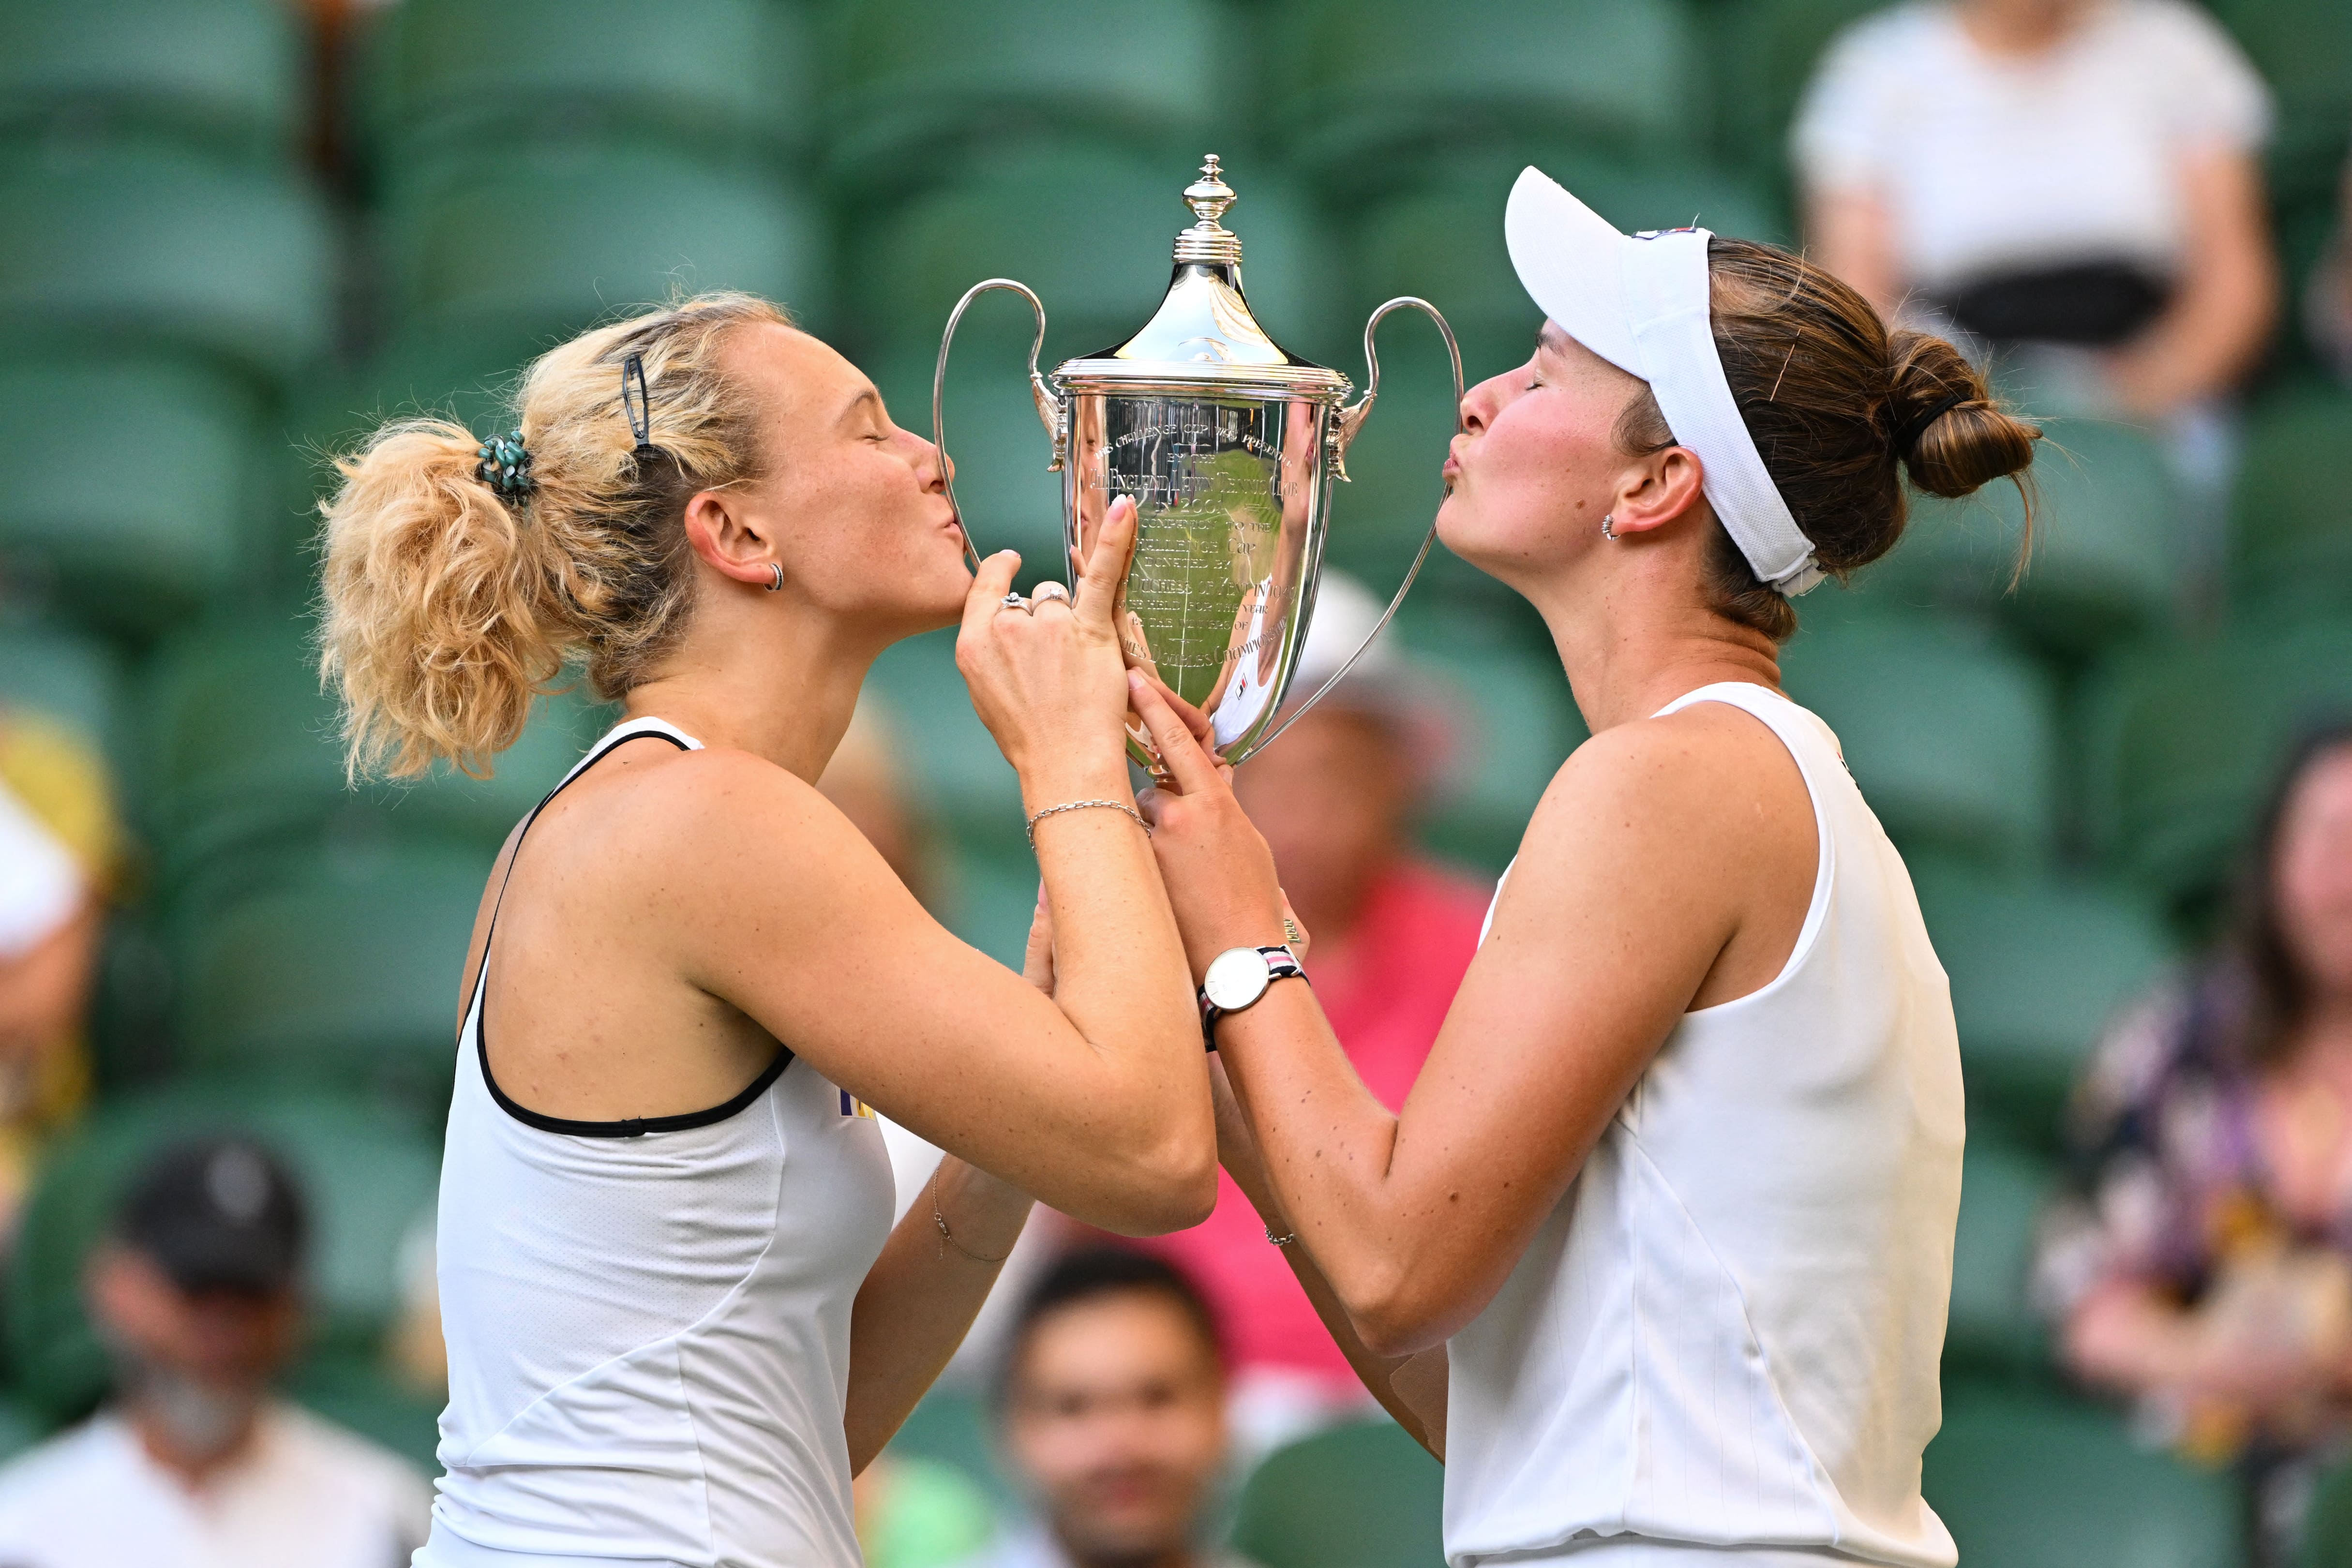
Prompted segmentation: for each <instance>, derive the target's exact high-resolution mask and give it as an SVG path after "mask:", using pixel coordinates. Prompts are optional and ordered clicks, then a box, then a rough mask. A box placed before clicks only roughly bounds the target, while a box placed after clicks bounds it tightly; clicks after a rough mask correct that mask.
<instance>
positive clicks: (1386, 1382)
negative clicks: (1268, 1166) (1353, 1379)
mask: <svg viewBox="0 0 2352 1568" xmlns="http://www.w3.org/2000/svg"><path fill="white" fill-rule="evenodd" d="M1209 1079H1210V1082H1211V1084H1212V1085H1213V1090H1214V1092H1215V1095H1216V1106H1217V1158H1218V1159H1219V1160H1220V1161H1221V1162H1222V1163H1223V1166H1224V1167H1225V1169H1226V1170H1227V1171H1228V1172H1230V1173H1231V1174H1232V1176H1233V1178H1234V1186H1238V1187H1240V1188H1241V1189H1242V1196H1243V1197H1246V1198H1248V1199H1249V1200H1250V1207H1253V1208H1255V1209H1256V1210H1257V1216H1258V1218H1259V1220H1260V1221H1261V1222H1262V1223H1264V1225H1265V1228H1266V1234H1267V1235H1269V1236H1287V1235H1290V1234H1291V1233H1292V1227H1291V1224H1290V1221H1289V1219H1288V1218H1287V1217H1286V1216H1285V1215H1284V1214H1283V1212H1282V1205H1281V1202H1280V1200H1279V1199H1277V1198H1276V1197H1275V1195H1274V1187H1273V1184H1272V1183H1271V1182H1269V1181H1268V1180H1267V1179H1266V1174H1265V1161H1264V1160H1263V1159H1262V1158H1261V1157H1260V1156H1259V1155H1258V1152H1257V1142H1256V1140H1255V1138H1253V1137H1252V1136H1251V1135H1250V1130H1249V1120H1248V1118H1246V1117H1245V1116H1244V1115H1243V1114H1242V1109H1241V1105H1240V1104H1239V1103H1238V1102H1236V1101H1235V1100H1234V1092H1233V1086H1232V1084H1231V1083H1230V1082H1228V1081H1227V1080H1226V1077H1225V1071H1224V1068H1223V1066H1222V1065H1213V1066H1212V1067H1211V1068H1210V1069H1209ZM1282 1256H1283V1260H1284V1261H1285V1262H1286V1263H1288V1264H1289V1265H1290V1271H1291V1273H1292V1274H1293V1275H1294V1276H1296V1277H1297V1281H1298V1284H1299V1288H1300V1289H1301V1290H1303V1291H1306V1292H1307V1301H1310V1302H1312V1303H1313V1304H1314V1307H1315V1315H1316V1316H1317V1317H1318V1318H1321V1319H1322V1320H1323V1326H1324V1328H1325V1329H1327V1330H1328V1331H1329V1333H1330V1335H1331V1339H1332V1343H1335V1344H1337V1345H1338V1346H1339V1354H1342V1355H1344V1356H1346V1357H1347V1358H1348V1364H1349V1366H1351V1367H1353V1368H1354V1369H1355V1372H1356V1375H1357V1377H1359V1378H1360V1379H1361V1380H1362V1382H1363V1385H1364V1387H1365V1389H1366V1390H1367V1391H1368V1392H1369V1393H1370V1395H1371V1396H1372V1397H1373V1398H1374V1399H1377V1400H1378V1401H1380V1404H1381V1408H1382V1409H1383V1410H1386V1411H1387V1412H1388V1413H1389V1414H1390V1415H1391V1416H1394V1417H1396V1422H1397V1425H1398V1426H1400V1427H1403V1428H1404V1429H1405V1430H1406V1431H1408V1432H1410V1433H1412V1439H1413V1441H1414V1442H1416V1443H1419V1444H1420V1445H1421V1446H1422V1447H1423V1448H1427V1449H1428V1450H1429V1452H1430V1454H1431V1456H1432V1457H1433V1458H1435V1459H1436V1460H1437V1461H1438V1462H1439V1463H1441V1464H1443V1463H1444V1460H1445V1347H1444V1346H1443V1345H1440V1346H1438V1347H1437V1348H1435V1349H1434V1350H1425V1351H1423V1352H1421V1353H1420V1354H1416V1355H1379V1354H1374V1353H1373V1351H1372V1350H1371V1348H1370V1346H1368V1345H1366V1344H1365V1343H1364V1342H1363V1339H1362V1337H1361V1336H1360V1335H1359V1334H1358V1333H1356V1325H1355V1324H1354V1323H1353V1322H1350V1321H1349V1318H1348V1309H1347V1308H1346V1307H1345V1306H1344V1305H1343V1304H1341V1302H1340V1301H1339V1296H1338V1294H1337V1293H1336V1292H1334V1291H1332V1289H1331V1282H1330V1281H1328V1280H1326V1279H1325V1278H1324V1277H1323V1271H1322V1270H1320V1269H1318V1268H1317V1267H1316V1266H1315V1260H1314V1259H1313V1258H1312V1257H1310V1256H1309V1255H1308V1254H1307V1249H1305V1248H1304V1247H1302V1246H1300V1245H1299V1244H1298V1243H1297V1242H1295V1241H1294V1242H1291V1243H1289V1244H1287V1245H1286V1246H1285V1247H1284V1248H1283V1249H1282Z"/></svg>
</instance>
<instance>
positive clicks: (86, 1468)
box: [0, 1138, 431, 1568]
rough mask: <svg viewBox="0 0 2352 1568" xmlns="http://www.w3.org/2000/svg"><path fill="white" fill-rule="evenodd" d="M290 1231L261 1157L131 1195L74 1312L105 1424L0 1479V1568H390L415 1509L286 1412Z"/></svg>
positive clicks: (291, 1329) (419, 1484) (294, 1229)
mask: <svg viewBox="0 0 2352 1568" xmlns="http://www.w3.org/2000/svg"><path fill="white" fill-rule="evenodd" d="M304 1231H305V1223H304V1218H303V1212H302V1204H301V1200H300V1197H299V1193H298V1192H297V1191H296V1189H295V1186H294V1185H293V1182H292V1180H291V1179H290V1178H289V1176H287V1174H286V1173H285V1171H284V1169H283V1168H282V1167H281V1166H279V1165H278V1162H277V1160H276V1159H274V1158H273V1157H272V1156H271V1155H269V1154H268V1152H267V1151H266V1150H264V1149H262V1148H260V1147H259V1146H257V1145H254V1144H251V1143H248V1142H246V1141H244V1140H241V1139H233V1138H229V1139H213V1140H208V1141H205V1142H202V1143H193V1144H188V1145H183V1146H181V1147H178V1148H175V1149H172V1150H168V1151H166V1152H164V1153H163V1155H160V1156H158V1157H157V1158H156V1159H155V1160H154V1162H153V1163H152V1164H151V1165H150V1166H148V1167H147V1168H146V1169H145V1170H144V1171H143V1172H142V1173H141V1175H140V1176H139V1177H138V1178H137V1179H136V1180H135V1181H134V1183H133V1184H132V1186H131V1193H130V1196H129V1198H128V1200H127V1201H126V1202H125V1204H124V1206H123V1208H122V1211H121V1216H120V1217H119V1219H118V1221H117V1224H116V1226H115V1228H114V1231H113V1234H112V1235H111V1236H110V1238H109V1239H107V1240H106V1241H105V1242H103V1243H102V1244H101V1245H100V1248H99V1249H97V1251H96V1252H95V1254H94V1255H93V1257H92V1259H91V1260H90V1263H89V1274H88V1280H87V1287H88V1294H89V1304H90V1308H91V1311H92V1313H93V1315H94V1316H95V1318H96V1320H97V1322H98V1326H99V1330H100V1335H101V1337H102V1338H103V1339H104V1340H105V1341H106V1343H107V1346H108V1349H109V1351H110V1354H112V1356H113V1359H114V1363H115V1366H116V1371H117V1384H118V1398H117V1401H116V1403H115V1404H114V1406H112V1407H111V1408H110V1409H108V1410H106V1411H104V1412H102V1413H100V1415H99V1416H97V1417H96V1418H94V1419H92V1420H91V1421H89V1422H88V1423H87V1424H85V1425H83V1426H81V1427H77V1428H75V1429H74V1430H72V1431H70V1432H68V1433H66V1434H65V1435H63V1436H62V1437H57V1438H55V1439H53V1440H51V1441H50V1442H48V1443H46V1444H44V1445H42V1446H41V1447H39V1448H35V1449H34V1450H32V1451H31V1452H30V1453H28V1454H26V1455H24V1456H23V1457H21V1458H17V1459H16V1460H15V1461H14V1462H13V1463H11V1464H9V1465H8V1466H6V1467H5V1469H0V1568H394V1565H396V1564H402V1563H406V1562H407V1561H408V1557H409V1553H410V1552H413V1551H414V1550H415V1548H416V1547H417V1546H419V1545H421V1544H422V1543H423V1542H424V1540H425V1524H426V1520H427V1515H428V1513H429V1511H430V1508H431V1489H430V1488H429V1487H428V1486H427V1485H426V1483H425V1479H424V1478H423V1477H422V1476H420V1475H418V1474H417V1473H416V1472H415V1471H414V1470H413V1469H410V1468H409V1467H408V1466H407V1465H405V1464H404V1463H403V1462H402V1461H401V1460H399V1459H398V1458H394V1456H392V1455H391V1454H390V1453H388V1452H385V1451H383V1450H381V1449H379V1448H376V1447H375V1446H374V1445H373V1444H371V1443H368V1442H366V1441H364V1440H363V1439H362V1438H360V1437H355V1436H353V1435H352V1434H350V1433H347V1432H344V1431H341V1429H339V1428H337V1427H331V1426H330V1425H328V1424H327V1423H326V1422H324V1421H321V1420H320V1419H318V1418H317V1417H315V1416H310V1415H308V1414H305V1413H304V1412H302V1411H300V1410H298V1409H296V1408H294V1407H292V1406H289V1405H286V1404H284V1403H282V1402H281V1401H279V1400H278V1399H277V1398H275V1397H273V1396H271V1395H270V1393H269V1382H270V1379H271V1378H272V1377H273V1376H274V1375H276V1374H277V1373H278V1371H279V1370H280V1369H281V1368H282V1367H283V1366H284V1365H285V1364H286V1362H287V1361H288V1359H289V1357H290V1356H291V1354H293V1352H294V1350H295V1348H296V1345H297V1343H298V1340H299V1333H300V1330H301V1318H302V1307H301V1295H300V1276H301V1262H302V1254H303V1249H304V1240H305V1236H304Z"/></svg>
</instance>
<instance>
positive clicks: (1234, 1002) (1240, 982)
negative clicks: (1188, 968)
mask: <svg viewBox="0 0 2352 1568" xmlns="http://www.w3.org/2000/svg"><path fill="white" fill-rule="evenodd" d="M1271 976H1272V971H1271V970H1270V969H1269V968H1268V967H1266V962H1265V954H1263V953H1261V952H1259V951H1258V950H1257V949H1256V948H1255V947H1228V948H1226V949H1225V950H1224V951H1223V952H1222V953H1220V954H1218V955H1217V956H1215V957H1213V958H1212V959H1210V960H1209V972H1208V973H1207V974H1206V975H1203V976H1202V977H1201V992H1202V995H1203V996H1205V997H1207V998H1209V1001H1210V1003H1211V1004H1212V1005H1213V1006H1214V1007H1216V1008H1218V1009H1222V1010H1223V1011H1225V1012H1229V1013H1230V1012H1239V1011H1240V1010H1241V1009H1244V1008H1245V1007H1247V1006H1249V1005H1250V1004H1251V1003H1252V1002H1254V1001H1255V1000H1257V999H1258V998H1260V997H1262V996H1264V995H1265V988H1266V986H1267V984H1268V983H1269V980H1270V977H1271Z"/></svg>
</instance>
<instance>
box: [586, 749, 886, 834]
mask: <svg viewBox="0 0 2352 1568" xmlns="http://www.w3.org/2000/svg"><path fill="white" fill-rule="evenodd" d="M608 782H609V793H608V794H607V795H606V797H605V798H606V800H608V801H609V804H610V809H611V810H612V811H613V813H614V826H615V827H617V828H621V829H623V830H625V831H628V833H629V834H630V836H631V837H635V838H640V839H641V840H642V841H643V842H645V843H646V845H647V847H648V848H651V849H655V850H656V851H659V852H678V851H688V850H694V849H722V848H723V849H725V850H727V851H729V852H744V851H749V850H751V849H754V848H755V847H756V846H758V845H760V844H762V843H772V842H775V841H778V840H780V839H782V840H798V839H801V838H802V836H803V835H804V834H814V835H815V837H816V838H817V839H818V840H820V841H822V840H824V839H828V838H831V837H833V836H834V835H835V833H836V832H847V833H850V834H852V835H855V833H856V830H855V829H853V828H851V827H850V825H849V822H848V820H847V819H846V818H845V817H843V816H842V815H841V813H840V812H839V811H838V810H835V808H834V806H833V803H832V802H831V801H829V800H826V799H825V798H824V795H823V794H821V793H820V792H819V791H818V790H817V789H816V788H815V786H814V785H812V784H810V783H808V782H807V781H806V780H804V779H801V778H800V777H799V776H798V775H796V774H794V773H793V772H792V771H791V770H790V769H789V768H780V767H778V766H777V765H776V764H775V763H773V762H771V761H769V760H768V759H767V758H764V757H758V756H755V755H753V754H752V753H751V752H748V751H738V750H734V749H731V748H729V747H704V748H702V749H699V750H695V751H678V752H669V753H663V752H650V754H649V755H648V756H646V758H643V759H641V760H639V761H637V762H636V763H635V765H634V766H633V767H631V768H627V769H625V770H624V769H622V768H615V769H614V775H613V777H612V778H611V779H610V780H609V781H608ZM796 847H800V848H806V847H809V846H808V845H807V844H806V843H801V844H799V845H797V846H796Z"/></svg>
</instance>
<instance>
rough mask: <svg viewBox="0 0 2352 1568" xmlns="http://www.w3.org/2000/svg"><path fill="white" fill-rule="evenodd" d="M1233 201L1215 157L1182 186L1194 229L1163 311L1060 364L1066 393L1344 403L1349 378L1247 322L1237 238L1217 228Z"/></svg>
mask: <svg viewBox="0 0 2352 1568" xmlns="http://www.w3.org/2000/svg"><path fill="white" fill-rule="evenodd" d="M1236 199H1237V198H1236V197H1235V195H1234V189H1233V187H1232V186H1230V185H1228V184H1226V183H1225V182H1224V176H1223V167H1222V164H1221V161H1220V160H1219V159H1218V157H1217V155H1216V154H1215V153H1213V152H1212V153H1210V154H1209V156H1208V158H1207V160H1206V161H1205V162H1202V165H1201V177H1200V178H1199V179H1198V180H1195V181H1194V182H1193V183H1192V184H1190V185H1188V186H1186V187H1185V188H1184V202H1185V204H1186V205H1187V206H1190V207H1191V208H1192V218H1193V222H1192V227H1190V228H1187V229H1185V230H1183V231H1182V232H1181V233H1180V234H1178V235H1177V236H1176V248H1175V271H1174V273H1173V275H1172V276H1171V277H1170V279H1169V282H1168V292H1167V294H1166V296H1165V297H1164V298H1161V299H1160V308H1159V309H1158V310H1156V311H1154V312H1152V316H1151V319H1150V321H1148V322H1146V323H1144V326H1143V329H1142V330H1141V331H1139V332H1138V333H1136V334H1135V336H1133V337H1132V338H1129V340H1127V341H1126V342H1124V343H1121V344H1120V345H1119V346H1118V347H1117V348H1115V349H1106V350H1102V351H1101V352H1099V353H1096V354H1089V355H1087V356H1086V357H1085V358H1083V359H1076V360H1066V361H1063V362H1062V363H1061V364H1060V365H1059V366H1057V367H1056V368H1055V371H1054V379H1055V382H1058V383H1059V384H1060V385H1061V387H1062V388H1063V390H1064V391H1066V392H1123V393H1129V394H1137V393H1155V392H1157V393H1164V394H1171V395H1179V396H1181V395H1185V394H1188V393H1189V394H1192V395H1195V396H1199V395H1214V394H1215V393H1217V392H1229V393H1232V394H1234V395H1237V396H1244V397H1311V398H1316V399H1318V400H1321V401H1325V402H1334V403H1337V402H1342V401H1344V400H1345V399H1346V397H1347V395H1348V393H1349V390H1350V388H1349V381H1348V378H1347V377H1346V376H1343V375H1341V374H1340V373H1339V371H1334V370H1328V369H1326V368H1325V367H1323V366H1321V365H1318V364H1314V363H1312V362H1310V361H1306V360H1302V359H1300V358H1299V357H1298V356H1297V355H1296V354H1293V353H1291V352H1289V351H1288V350H1285V349H1284V348H1283V347H1282V346H1281V345H1280V344H1278V343H1276V341H1275V340H1273V339H1272V338H1270V337H1268V336H1267V335H1266V331H1265V328H1263V327H1261V326H1259V325H1258V324H1257V319H1256V318H1255V316H1253V315H1251V314H1250V308H1249V301H1248V300H1247V299H1246V298H1244V297H1243V294H1242V272H1241V264H1242V242H1241V236H1240V235H1236V234H1234V232H1233V231H1232V230H1230V229H1228V228H1226V227H1225V226H1224V225H1223V223H1222V222H1221V221H1220V220H1221V219H1223V216H1224V214H1225V209H1226V208H1228V207H1230V206H1232V205H1233V204H1234V201H1235V200H1236Z"/></svg>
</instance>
